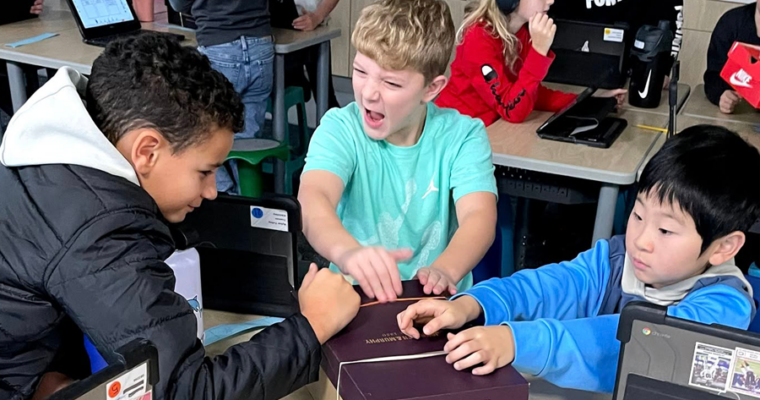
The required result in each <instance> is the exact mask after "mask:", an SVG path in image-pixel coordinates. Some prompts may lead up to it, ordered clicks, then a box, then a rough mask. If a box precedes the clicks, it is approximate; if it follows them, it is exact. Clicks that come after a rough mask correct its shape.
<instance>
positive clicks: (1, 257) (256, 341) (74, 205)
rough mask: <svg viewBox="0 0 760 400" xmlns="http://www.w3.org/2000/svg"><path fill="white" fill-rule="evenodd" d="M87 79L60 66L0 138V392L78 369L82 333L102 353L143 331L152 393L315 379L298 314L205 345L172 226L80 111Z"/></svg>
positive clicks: (281, 388) (315, 357) (246, 393)
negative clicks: (180, 276)
mask: <svg viewBox="0 0 760 400" xmlns="http://www.w3.org/2000/svg"><path fill="white" fill-rule="evenodd" d="M83 80H84V78H83V77H81V76H79V75H78V74H77V73H76V72H74V71H70V70H68V71H67V70H66V69H63V70H62V71H61V72H59V73H58V74H57V75H56V77H55V78H54V79H53V80H51V81H50V82H49V83H48V84H47V85H45V87H43V88H41V89H40V90H39V91H38V92H37V93H36V94H35V96H33V97H32V98H31V99H30V100H29V103H28V104H27V105H26V106H25V107H24V108H23V109H22V110H20V112H19V114H18V115H17V117H16V118H15V119H14V120H13V123H12V124H11V126H9V128H8V132H7V133H6V135H5V138H4V142H3V146H2V147H0V162H2V164H3V165H0V399H9V398H10V399H27V398H30V397H31V395H32V394H33V392H34V391H35V389H36V386H37V384H38V382H39V378H40V376H41V375H42V374H43V373H45V372H48V371H59V372H64V373H66V374H68V375H69V376H72V377H74V378H81V377H82V376H84V375H86V374H87V370H88V368H89V364H88V362H87V358H86V357H87V356H86V354H85V353H84V350H83V346H82V340H83V335H82V334H83V333H85V334H87V335H88V336H89V337H90V338H91V339H92V341H93V343H94V344H95V345H96V347H97V348H98V350H99V351H100V353H101V354H102V355H103V356H104V357H105V359H106V361H109V359H110V358H111V357H113V351H114V350H116V349H117V348H119V347H120V346H122V345H124V344H126V343H128V342H130V341H131V340H133V339H135V338H146V339H148V340H150V341H152V342H153V343H154V344H155V345H156V347H157V348H158V351H159V365H160V371H159V372H160V376H161V380H160V382H159V384H158V386H157V387H156V388H155V392H154V396H155V397H156V398H158V399H243V398H245V399H278V398H280V397H282V396H284V395H286V394H287V393H289V392H291V391H293V390H295V389H297V388H298V387H300V386H302V385H304V384H306V383H309V382H311V381H314V380H316V379H317V376H318V368H319V362H320V347H319V343H318V341H317V339H316V337H315V335H314V333H313V331H312V329H311V327H310V326H309V324H308V321H307V320H306V319H305V318H304V317H303V316H302V315H300V314H298V315H295V316H293V317H291V318H289V319H287V320H285V321H284V322H283V323H281V324H279V325H276V326H273V327H271V328H269V329H267V330H265V331H264V332H262V333H260V334H259V335H256V336H255V337H254V338H253V339H252V340H251V341H249V342H246V343H243V344H240V345H237V346H234V347H231V348H230V349H229V350H228V351H227V352H226V353H225V354H224V355H222V356H220V357H218V358H216V359H214V360H211V359H209V358H206V357H205V353H204V349H203V346H202V344H201V342H200V341H199V340H197V338H196V320H195V316H194V315H193V311H192V309H191V308H190V306H189V305H188V303H187V301H186V300H185V299H184V298H183V297H181V296H180V295H178V294H176V293H175V292H174V291H173V288H174V282H175V280H174V274H173V272H172V270H171V269H170V268H169V267H168V266H167V265H166V264H164V262H163V260H164V259H166V258H167V257H168V256H169V255H170V254H171V253H172V251H173V250H174V249H173V243H172V240H171V237H170V234H169V229H168V227H167V226H166V225H165V224H164V223H163V222H162V221H161V219H160V215H159V211H158V208H157V206H156V204H155V203H154V202H153V200H152V198H151V197H150V196H149V195H148V194H147V193H146V192H145V191H144V190H142V189H141V188H140V187H139V186H138V185H137V184H136V183H135V182H136V177H135V176H134V175H133V174H134V172H132V173H131V174H130V171H131V169H130V167H129V164H124V163H126V160H124V159H123V158H121V159H119V155H118V152H117V151H116V150H115V148H113V146H111V145H110V144H109V143H108V141H107V140H105V138H104V137H103V136H102V134H101V133H100V132H99V131H97V130H95V131H93V130H92V126H94V125H92V123H91V121H90V125H92V126H90V125H87V124H86V123H85V122H82V120H85V121H86V120H87V117H86V111H84V108H83V107H82V104H81V102H80V101H79V100H78V98H76V97H75V96H77V90H76V88H77V87H79V88H80V89H81V87H83V85H82V82H83ZM67 95H68V97H69V98H68V99H67V98H66V96H67ZM59 113H62V114H63V115H62V116H61V118H62V119H61V121H60V123H56V122H57V121H56V116H55V115H52V114H56V115H57V114H59ZM72 113H74V114H76V113H80V114H81V113H85V115H79V118H80V119H82V120H80V121H78V120H77V116H76V115H73V116H72ZM41 116H44V118H40V117H41ZM40 120H44V122H41V121H40ZM41 124H43V125H41ZM44 126H47V127H48V129H49V128H50V127H56V128H55V129H56V131H57V132H53V133H51V132H49V131H47V132H45V133H40V132H41V131H40V128H42V127H44ZM96 133H97V134H100V136H97V135H96ZM64 143H68V146H67V147H65V149H66V150H65V151H62V150H61V149H62V147H61V146H62V145H63V144H64ZM51 146H52V147H53V148H51ZM109 146H110V147H109ZM45 157H47V158H48V160H44V159H45ZM77 157H79V158H77ZM40 158H42V159H43V162H39V161H40V160H39V159H40ZM39 164H42V165H39ZM75 164H79V165H75ZM96 165H102V166H103V168H94V167H95V166H96ZM104 170H107V171H109V172H105V171H104ZM119 175H121V176H119Z"/></svg>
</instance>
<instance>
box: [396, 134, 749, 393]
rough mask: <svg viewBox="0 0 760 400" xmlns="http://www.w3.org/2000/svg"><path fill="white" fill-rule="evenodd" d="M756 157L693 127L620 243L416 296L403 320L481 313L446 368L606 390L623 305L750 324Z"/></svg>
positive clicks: (449, 321) (653, 168) (446, 320)
mask: <svg viewBox="0 0 760 400" xmlns="http://www.w3.org/2000/svg"><path fill="white" fill-rule="evenodd" d="M758 170H760V153H758V150H757V149H756V148H754V147H753V146H751V145H749V144H748V143H747V142H745V141H744V140H743V139H741V138H740V137H739V136H738V135H737V134H735V133H733V132H731V131H729V130H727V129H725V128H721V127H716V126H709V125H701V126H696V127H692V128H688V129H686V130H684V131H683V132H681V133H680V134H678V135H677V136H675V137H673V138H671V139H669V140H668V141H667V142H666V143H665V145H664V146H663V147H662V149H661V150H660V151H659V152H658V153H657V154H656V155H655V156H654V157H653V158H652V160H651V161H650V162H649V163H648V164H647V166H646V167H645V169H644V172H643V174H642V176H641V181H640V182H639V189H638V197H637V199H636V205H635V206H634V208H633V212H631V216H630V219H629V221H628V228H627V230H626V234H625V236H622V235H621V236H616V237H613V238H612V239H609V240H600V241H598V242H597V243H596V246H594V248H593V249H591V250H588V251H586V252H584V253H581V254H580V255H578V257H577V258H576V259H575V260H573V261H569V262H562V263H559V264H551V265H546V266H544V267H541V268H538V269H534V270H522V271H520V272H517V273H515V274H514V275H512V276H510V277H508V278H503V279H491V280H488V281H485V282H482V283H479V284H478V285H476V286H475V287H473V288H472V289H470V290H468V291H467V292H465V293H463V294H462V295H459V296H457V297H455V298H454V300H453V301H440V300H438V301H431V300H427V301H422V302H419V303H416V304H413V305H411V306H410V307H409V308H407V309H406V310H405V311H403V312H402V313H400V314H399V315H398V323H399V327H400V328H401V330H402V331H403V332H405V333H406V334H408V335H410V336H412V337H414V338H419V337H420V333H419V332H418V331H417V330H416V329H415V328H414V327H413V324H412V321H413V320H415V319H418V318H423V317H433V319H432V320H430V322H428V323H427V324H426V325H425V326H424V327H423V328H422V330H423V332H424V333H425V334H428V335H429V334H432V333H434V332H436V331H438V330H440V329H456V328H459V327H461V326H462V325H464V324H465V323H467V322H469V321H473V320H476V319H479V318H483V321H484V324H485V326H480V327H475V328H471V329H467V330H464V331H462V332H460V333H458V334H456V335H453V334H449V336H448V338H449V341H448V343H446V346H445V347H444V350H445V351H447V352H448V355H447V356H446V361H447V362H448V363H450V364H453V367H454V368H456V369H457V370H464V369H467V368H470V367H475V369H473V370H472V373H473V374H475V375H484V374H488V373H491V372H492V371H493V370H494V369H496V368H501V367H503V366H505V365H508V364H512V365H513V366H514V367H515V368H517V370H518V371H520V372H522V373H526V374H530V375H534V376H539V377H542V378H544V379H546V380H548V381H551V382H553V383H555V384H557V385H559V386H563V387H570V388H577V389H583V390H591V391H600V392H611V391H612V390H613V387H614V383H615V374H616V372H615V371H616V369H617V367H616V366H617V361H618V355H619V350H620V343H619V342H618V341H617V339H616V333H617V327H618V320H619V314H620V312H621V311H622V309H623V307H624V306H625V305H626V304H627V303H628V302H630V301H633V300H639V301H647V302H650V303H654V304H658V305H661V306H668V315H671V316H674V317H679V318H684V319H689V320H693V321H698V322H702V323H705V324H712V323H719V324H723V325H727V326H731V327H735V328H739V329H746V328H747V326H749V323H750V320H751V319H752V318H753V316H754V314H755V303H754V301H753V299H752V288H751V286H750V284H749V283H748V282H747V281H746V280H745V278H744V273H743V271H741V270H740V269H739V268H738V267H737V266H736V265H734V256H735V255H736V253H737V252H738V251H739V249H741V248H742V246H743V245H744V243H745V235H746V232H747V230H748V229H749V228H750V226H752V224H753V223H754V221H755V219H756V218H757V217H758V215H760V178H758V175H757V174H747V173H746V171H758Z"/></svg>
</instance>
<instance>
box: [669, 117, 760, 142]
mask: <svg viewBox="0 0 760 400" xmlns="http://www.w3.org/2000/svg"><path fill="white" fill-rule="evenodd" d="M676 123H677V124H678V131H679V132H680V131H682V130H684V129H686V128H688V127H690V126H694V125H700V124H710V125H718V126H722V127H725V128H728V129H730V130H732V131H734V132H736V133H738V134H739V136H741V137H742V138H744V140H746V141H747V142H749V143H750V144H752V145H753V146H755V147H757V148H758V149H760V132H757V131H755V127H760V125H752V124H747V123H743V122H736V121H728V120H714V119H708V118H699V117H692V116H679V117H678V119H677V120H676ZM759 129H760V128H759Z"/></svg>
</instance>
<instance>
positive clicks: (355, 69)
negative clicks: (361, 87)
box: [354, 67, 366, 74]
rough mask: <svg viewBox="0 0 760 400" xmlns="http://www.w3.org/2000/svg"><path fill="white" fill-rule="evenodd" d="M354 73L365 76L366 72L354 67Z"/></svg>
mask: <svg viewBox="0 0 760 400" xmlns="http://www.w3.org/2000/svg"><path fill="white" fill-rule="evenodd" d="M354 72H358V73H360V74H365V73H366V72H364V71H362V70H360V69H359V68H356V67H354Z"/></svg>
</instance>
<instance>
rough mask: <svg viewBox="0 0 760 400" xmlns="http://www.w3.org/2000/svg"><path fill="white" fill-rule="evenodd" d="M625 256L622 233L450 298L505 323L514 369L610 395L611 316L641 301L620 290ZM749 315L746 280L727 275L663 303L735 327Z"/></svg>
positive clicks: (615, 351) (615, 346) (616, 347)
mask: <svg viewBox="0 0 760 400" xmlns="http://www.w3.org/2000/svg"><path fill="white" fill-rule="evenodd" d="M625 253H626V252H625V236H616V237H614V238H612V239H610V240H609V241H608V240H600V241H598V242H597V243H596V245H595V246H594V248H592V249H591V250H588V251H586V252H584V253H581V254H580V255H578V257H577V258H575V260H573V261H569V262H562V263H559V264H550V265H547V266H544V267H541V268H539V269H534V270H522V271H520V272H517V273H515V274H513V275H512V276H511V277H508V278H502V279H491V280H488V281H485V282H481V283H479V284H478V285H476V286H474V287H473V288H472V289H470V290H468V291H467V292H464V293H462V294H460V295H458V296H456V297H459V296H462V295H469V296H472V297H474V298H475V300H477V301H478V303H480V306H481V307H482V309H483V316H484V317H485V325H499V324H506V325H509V326H510V328H511V329H512V334H513V336H514V341H515V360H514V362H513V363H512V365H513V366H514V367H515V368H516V369H517V370H518V371H520V372H522V373H527V374H531V375H535V376H538V377H541V378H544V379H546V380H548V381H550V382H552V383H554V384H556V385H558V386H562V387H568V388H575V389H582V390H591V391H598V392H612V390H613V388H614V384H615V375H616V371H617V362H618V355H619V352H620V342H618V340H617V338H616V333H617V327H618V320H619V316H620V315H619V314H620V312H621V311H622V309H623V307H624V306H625V305H626V304H627V303H628V302H630V301H634V300H638V301H645V299H644V298H643V297H641V296H637V295H632V294H629V293H625V292H623V290H622V287H621V280H622V276H623V265H624V261H625V257H626V255H625ZM737 270H738V268H737ZM754 313H755V303H754V301H753V300H752V297H751V295H750V292H749V288H747V284H746V281H744V280H742V279H740V278H738V277H737V276H733V275H726V276H713V277H706V278H703V279H699V280H698V281H697V283H696V284H695V285H694V286H693V287H692V288H691V290H690V291H689V292H688V294H686V296H685V297H684V298H683V299H682V300H681V301H680V302H677V303H673V304H672V305H670V306H669V307H668V315H670V316H674V317H678V318H683V319H688V320H692V321H697V322H701V323H705V324H712V323H719V324H722V325H727V326H731V327H734V328H739V329H746V328H747V326H749V323H750V320H751V318H752V317H753V316H754Z"/></svg>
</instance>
